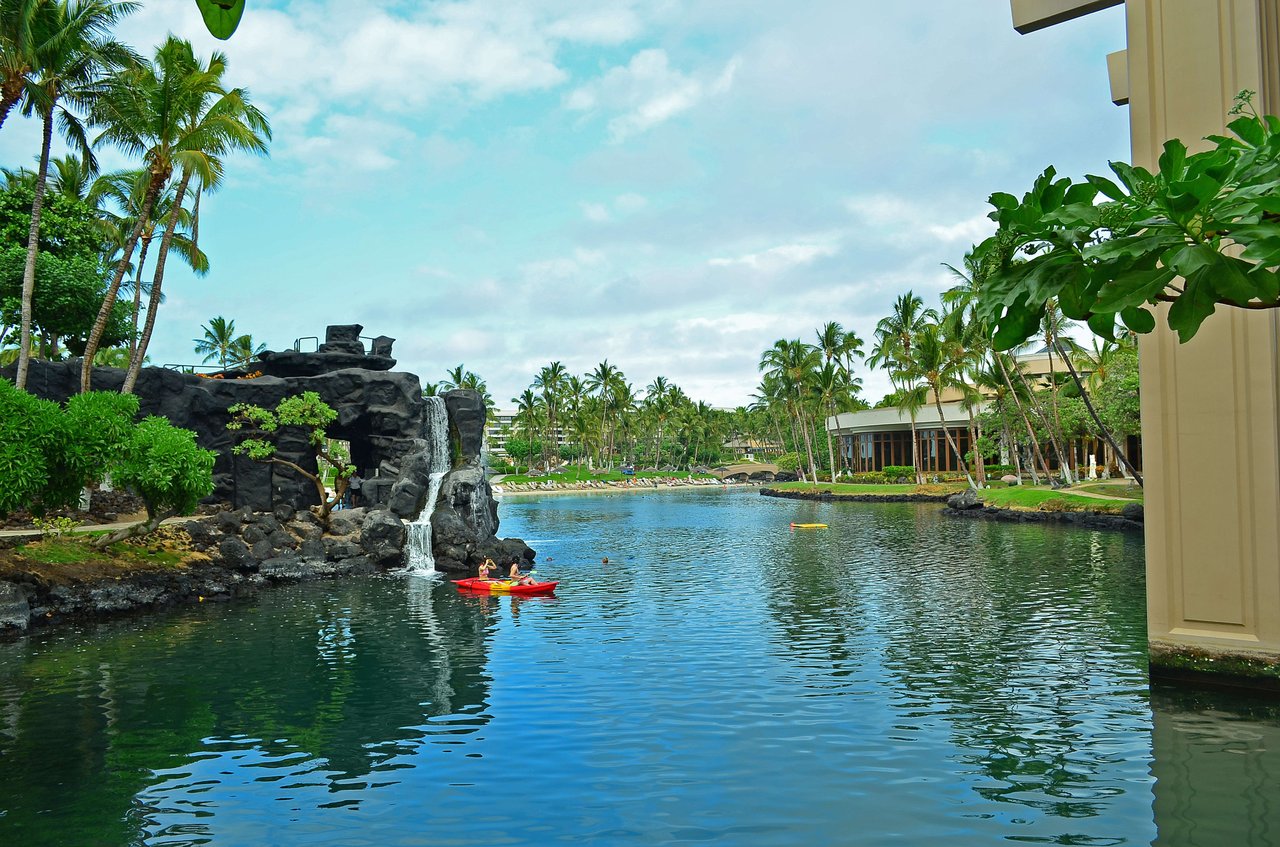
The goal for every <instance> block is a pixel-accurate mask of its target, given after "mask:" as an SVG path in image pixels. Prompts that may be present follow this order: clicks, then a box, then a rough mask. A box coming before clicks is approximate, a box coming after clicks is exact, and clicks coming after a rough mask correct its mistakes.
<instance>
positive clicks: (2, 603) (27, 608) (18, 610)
mask: <svg viewBox="0 0 1280 847" xmlns="http://www.w3.org/2000/svg"><path fill="white" fill-rule="evenodd" d="M30 620H31V605H30V604H29V603H28V602H27V592H26V591H25V590H23V588H22V586H20V585H14V584H13V583H12V582H0V632H4V631H5V630H17V631H19V632H25V631H26V629H27V624H28V623H29V622H30Z"/></svg>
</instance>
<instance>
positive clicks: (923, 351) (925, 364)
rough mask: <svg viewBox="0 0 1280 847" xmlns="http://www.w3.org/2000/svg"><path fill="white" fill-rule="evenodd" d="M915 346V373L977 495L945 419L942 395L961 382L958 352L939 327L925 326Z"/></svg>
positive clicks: (966, 466) (966, 465) (974, 483)
mask: <svg viewBox="0 0 1280 847" xmlns="http://www.w3.org/2000/svg"><path fill="white" fill-rule="evenodd" d="M915 342H916V343H915V353H914V357H913V363H914V367H915V370H916V372H917V373H918V374H919V375H920V377H921V378H922V379H923V380H924V381H925V384H926V385H928V386H929V390H930V392H931V393H932V394H933V405H934V408H935V409H937V410H938V421H939V423H940V424H941V425H942V434H943V437H945V438H946V440H947V446H948V447H950V448H951V452H952V453H954V454H955V457H956V464H957V465H959V467H960V468H961V469H962V470H964V476H965V479H967V480H968V481H969V487H970V488H972V489H974V490H975V491H976V490H977V488H978V484H977V482H975V481H974V479H973V476H972V475H971V474H970V473H969V466H968V463H967V462H965V460H964V455H963V454H962V453H961V452H960V445H959V444H957V443H956V441H955V439H954V438H953V437H952V435H951V430H950V429H949V428H948V427H947V418H946V415H945V414H943V411H942V392H943V391H945V390H946V389H948V388H954V387H956V385H957V383H958V382H959V380H958V376H957V371H958V369H959V366H960V359H959V358H958V356H957V352H958V351H957V350H956V347H955V345H954V343H953V342H951V341H950V340H949V339H947V338H946V337H945V336H944V335H943V333H942V329H941V327H939V326H937V325H936V324H929V325H927V326H925V327H924V330H923V331H922V332H921V333H919V334H918V335H917V336H916V339H915Z"/></svg>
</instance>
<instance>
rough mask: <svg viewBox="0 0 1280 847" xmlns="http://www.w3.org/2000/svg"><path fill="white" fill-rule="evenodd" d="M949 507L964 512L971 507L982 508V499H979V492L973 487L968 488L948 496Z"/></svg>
mask: <svg viewBox="0 0 1280 847" xmlns="http://www.w3.org/2000/svg"><path fill="white" fill-rule="evenodd" d="M947 507H948V508H951V509H955V510H956V511H957V512H964V511H968V510H969V509H981V508H982V501H981V500H979V499H978V492H976V491H974V490H973V489H972V488H966V489H965V490H964V491H961V492H960V493H959V494H952V495H951V496H950V497H948V498H947Z"/></svg>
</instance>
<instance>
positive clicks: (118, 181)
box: [89, 168, 209, 354]
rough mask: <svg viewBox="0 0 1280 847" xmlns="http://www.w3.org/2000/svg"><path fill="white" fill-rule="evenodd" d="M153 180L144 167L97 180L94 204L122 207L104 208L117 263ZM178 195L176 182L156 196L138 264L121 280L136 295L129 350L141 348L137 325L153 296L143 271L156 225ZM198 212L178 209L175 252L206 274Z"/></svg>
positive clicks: (122, 286) (91, 195) (91, 197)
mask: <svg viewBox="0 0 1280 847" xmlns="http://www.w3.org/2000/svg"><path fill="white" fill-rule="evenodd" d="M149 182H150V173H149V172H148V171H147V169H145V168H139V169H137V170H125V171H116V172H114V173H110V174H105V175H103V176H100V177H98V179H97V180H95V181H94V183H93V187H92V188H91V189H90V192H89V200H90V203H91V204H93V205H95V206H103V205H107V204H108V202H109V204H110V205H114V206H115V207H117V208H118V209H119V210H120V211H119V212H118V213H113V212H111V211H107V210H103V211H102V212H101V214H102V216H103V218H104V223H105V225H106V227H107V231H108V233H107V234H108V239H107V240H108V241H109V242H110V243H111V244H112V245H113V246H114V248H115V253H113V254H112V255H113V257H114V258H113V259H112V261H111V264H113V265H114V264H115V263H116V262H118V261H119V260H120V255H119V253H120V252H122V251H123V249H124V245H125V243H126V242H127V241H128V239H129V235H130V233H132V232H133V229H134V227H135V226H137V224H138V221H139V220H140V215H141V211H142V204H143V202H144V200H145V197H146V193H147V187H148V185H149ZM174 196H175V191H174V186H173V185H172V184H170V185H167V186H165V187H164V189H163V190H161V192H160V195H159V196H158V197H156V198H155V201H154V205H153V208H152V214H151V216H150V219H149V220H147V221H145V222H144V225H143V228H142V231H141V233H140V234H139V236H138V243H139V244H141V248H140V249H139V251H138V261H137V262H136V264H130V265H129V267H128V268H127V270H126V272H127V273H128V274H130V276H129V277H128V278H127V279H124V280H122V281H121V283H120V289H121V290H123V291H126V292H129V293H131V294H132V296H133V334H132V335H131V336H130V339H129V351H130V353H131V354H132V353H134V352H136V350H137V348H138V334H139V332H138V327H139V323H140V320H141V317H142V297H143V295H144V294H145V295H147V297H148V298H149V297H150V296H151V293H152V290H151V281H150V280H147V279H145V275H144V272H145V271H146V267H147V253H148V251H149V250H150V249H151V243H152V240H153V239H154V238H155V234H156V229H157V227H158V226H159V223H160V221H162V220H166V219H167V218H168V215H169V212H170V210H171V209H172V205H173V200H174ZM196 224H197V220H196V214H195V212H194V210H188V209H186V208H183V209H181V210H179V212H178V230H177V232H175V233H174V236H173V244H172V248H171V249H172V252H173V253H175V254H177V256H178V258H179V259H181V260H182V261H183V263H184V264H185V265H186V266H187V267H189V268H191V270H192V272H194V273H195V274H196V276H201V277H202V276H205V275H207V274H208V273H209V257H208V256H206V255H205V254H204V252H203V251H202V250H201V249H200V248H199V246H198V245H197V244H196V241H195V233H196ZM158 302H159V303H161V304H163V303H164V293H163V292H161V294H160V296H159V299H158Z"/></svg>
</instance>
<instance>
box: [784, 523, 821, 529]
mask: <svg viewBox="0 0 1280 847" xmlns="http://www.w3.org/2000/svg"><path fill="white" fill-rule="evenodd" d="M791 528H792V529H826V528H827V525H826V524H824V523H793V524H792V525H791Z"/></svg>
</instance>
